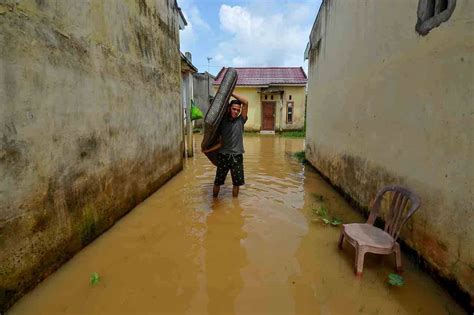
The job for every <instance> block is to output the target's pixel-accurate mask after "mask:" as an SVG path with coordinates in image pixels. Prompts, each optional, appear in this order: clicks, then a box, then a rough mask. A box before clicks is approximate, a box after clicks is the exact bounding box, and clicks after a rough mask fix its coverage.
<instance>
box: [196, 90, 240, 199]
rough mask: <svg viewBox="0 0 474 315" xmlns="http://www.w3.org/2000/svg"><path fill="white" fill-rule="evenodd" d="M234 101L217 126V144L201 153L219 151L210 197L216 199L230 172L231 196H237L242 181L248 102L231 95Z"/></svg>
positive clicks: (238, 96) (230, 103)
mask: <svg viewBox="0 0 474 315" xmlns="http://www.w3.org/2000/svg"><path fill="white" fill-rule="evenodd" d="M232 96H233V97H234V98H235V100H232V101H230V102H229V105H228V107H227V114H226V116H225V117H224V118H223V119H222V122H221V124H220V126H219V131H218V132H219V136H220V137H219V141H218V143H217V144H216V145H215V146H213V147H211V148H209V149H207V150H204V151H203V153H208V152H212V151H215V150H219V153H218V154H217V170H216V178H215V180H214V188H213V190H212V195H213V196H214V198H215V197H217V196H218V195H219V190H220V188H221V185H223V184H224V182H225V178H226V177H227V173H228V172H229V170H230V175H231V176H232V185H233V188H232V196H233V197H237V196H238V195H239V187H240V186H242V185H243V184H245V180H244V155H243V154H244V152H245V151H244V141H243V134H244V125H245V122H246V121H247V112H248V101H247V100H246V99H245V98H243V97H242V96H240V95H237V94H234V93H232Z"/></svg>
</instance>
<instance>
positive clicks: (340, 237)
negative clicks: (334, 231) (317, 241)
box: [339, 230, 344, 249]
mask: <svg viewBox="0 0 474 315" xmlns="http://www.w3.org/2000/svg"><path fill="white" fill-rule="evenodd" d="M343 243H344V231H343V230H341V235H340V236H339V249H342V244H343Z"/></svg>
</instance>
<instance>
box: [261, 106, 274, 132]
mask: <svg viewBox="0 0 474 315" xmlns="http://www.w3.org/2000/svg"><path fill="white" fill-rule="evenodd" d="M262 130H275V102H262Z"/></svg>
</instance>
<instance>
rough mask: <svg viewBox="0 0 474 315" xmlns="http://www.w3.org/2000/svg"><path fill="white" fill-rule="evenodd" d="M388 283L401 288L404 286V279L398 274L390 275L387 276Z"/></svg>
mask: <svg viewBox="0 0 474 315" xmlns="http://www.w3.org/2000/svg"><path fill="white" fill-rule="evenodd" d="M388 283H389V284H390V285H392V286H397V287H401V286H403V285H404V284H405V279H403V277H402V276H400V275H399V274H396V273H391V274H389V275H388Z"/></svg>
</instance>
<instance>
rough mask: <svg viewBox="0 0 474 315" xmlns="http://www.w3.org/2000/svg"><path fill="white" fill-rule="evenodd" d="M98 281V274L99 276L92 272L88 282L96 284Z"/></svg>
mask: <svg viewBox="0 0 474 315" xmlns="http://www.w3.org/2000/svg"><path fill="white" fill-rule="evenodd" d="M99 281H100V276H99V274H98V273H97V272H93V273H92V274H91V276H90V278H89V283H90V284H91V285H96V284H98V283H99Z"/></svg>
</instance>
